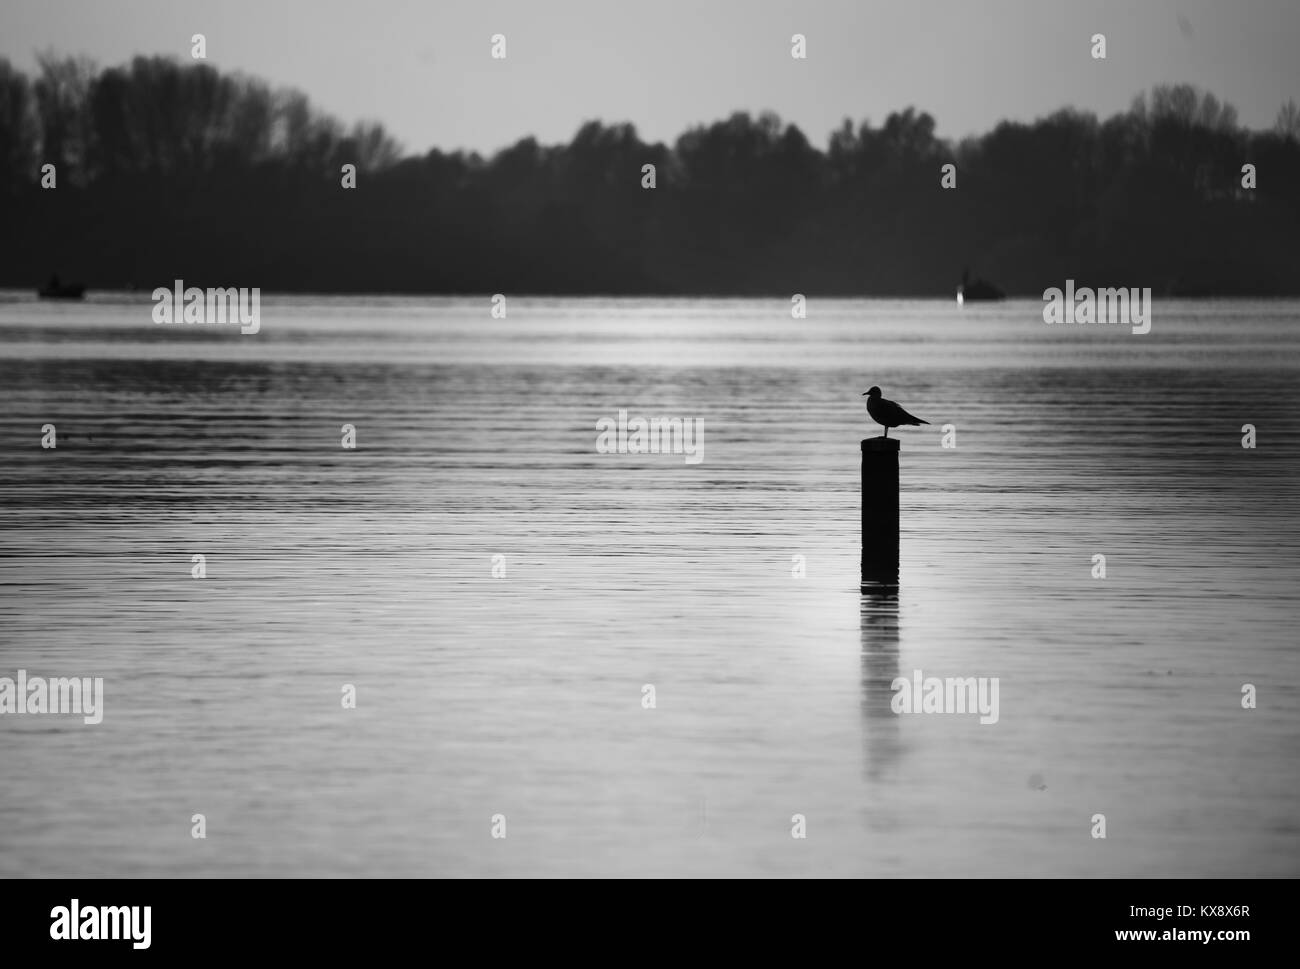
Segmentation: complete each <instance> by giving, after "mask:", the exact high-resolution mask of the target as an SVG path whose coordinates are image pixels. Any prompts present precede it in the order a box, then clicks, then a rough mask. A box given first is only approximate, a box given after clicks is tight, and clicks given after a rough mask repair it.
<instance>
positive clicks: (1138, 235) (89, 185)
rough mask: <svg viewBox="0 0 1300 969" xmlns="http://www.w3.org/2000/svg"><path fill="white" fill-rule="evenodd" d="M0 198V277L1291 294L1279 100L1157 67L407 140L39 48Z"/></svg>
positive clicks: (297, 287) (142, 63)
mask: <svg viewBox="0 0 1300 969" xmlns="http://www.w3.org/2000/svg"><path fill="white" fill-rule="evenodd" d="M48 165H53V166H54V175H53V177H54V180H55V184H56V187H55V188H52V189H51V188H43V187H42V182H43V180H44V181H46V182H48V181H49V178H48V172H49V170H48V169H43V166H48ZM345 165H355V166H356V172H357V173H356V186H357V187H356V188H355V189H345V188H343V187H342V182H343V174H342V170H343V166H345ZM646 165H653V166H654V187H653V188H646V187H643V185H644V184H646V182H647V178H646V176H645V174H644V172H645V167H644V166H646ZM946 165H952V166H954V169H953V170H952V171H951V173H950V175H949V176H948V178H947V179H946V181H947V182H948V183H949V184H952V183H953V182H955V187H952V188H945V187H943V183H944V181H945V178H944V176H943V174H942V172H943V167H944V166H946ZM1245 166H1253V167H1252V168H1251V169H1248V170H1247V172H1249V174H1248V173H1244V172H1243V168H1244V167H1245ZM43 172H44V174H43ZM1250 186H1253V187H1250ZM0 206H2V207H3V212H4V231H3V233H2V234H0V247H2V248H0V286H17V287H35V286H36V285H38V284H39V283H41V282H43V281H44V280H45V279H46V278H47V277H48V276H49V275H50V273H51V272H58V273H60V274H61V275H62V276H63V278H64V279H65V280H69V279H76V280H80V281H82V282H85V283H87V284H89V285H90V286H91V288H92V289H102V288H114V289H116V288H123V287H136V288H141V289H152V288H153V287H154V286H158V285H170V283H171V281H172V280H173V279H177V278H180V279H184V280H185V281H186V282H187V283H190V284H193V285H198V286H207V285H221V286H226V285H247V286H260V287H262V288H263V289H266V290H270V291H303V292H357V293H367V292H370V293H373V292H393V293H494V292H507V293H508V292H514V293H534V294H643V295H668V294H681V295H709V294H716V295H784V296H785V297H786V298H788V297H789V295H790V294H791V293H795V292H802V293H806V294H809V295H881V296H885V295H917V296H924V295H936V296H937V295H943V296H947V295H951V294H952V292H953V289H954V287H955V285H956V283H957V281H958V280H959V278H960V275H961V273H962V270H963V269H965V268H967V267H969V268H970V270H971V271H972V273H975V274H978V275H981V276H984V277H987V278H989V279H991V280H993V281H994V282H996V283H997V284H999V285H1000V286H1001V287H1002V288H1003V289H1005V290H1007V291H1008V292H1009V293H1011V294H1025V295H1031V294H1032V295H1035V296H1038V295H1041V293H1042V291H1043V290H1044V289H1045V288H1047V287H1049V286H1053V285H1055V286H1059V285H1061V284H1062V282H1063V281H1064V280H1065V279H1066V278H1072V279H1075V280H1076V281H1077V282H1078V283H1079V285H1094V286H1150V287H1151V288H1152V289H1153V290H1154V291H1155V292H1156V293H1159V294H1176V295H1210V294H1219V295H1244V294H1253V295H1283V294H1289V295H1297V294H1300V271H1298V268H1300V267H1297V264H1296V260H1295V251H1296V249H1295V246H1296V239H1297V237H1298V231H1297V230H1300V112H1298V111H1297V109H1296V106H1295V103H1294V102H1288V103H1287V104H1286V105H1285V106H1283V108H1282V109H1281V110H1280V111H1279V114H1278V117H1277V122H1276V124H1275V125H1274V127H1273V128H1272V129H1270V130H1265V131H1252V130H1247V129H1246V128H1244V127H1242V126H1241V125H1240V124H1239V123H1238V121H1237V115H1236V111H1235V110H1234V109H1233V108H1232V107H1231V106H1230V105H1227V104H1223V103H1221V102H1219V101H1218V99H1216V98H1215V97H1214V96H1213V95H1212V94H1209V93H1206V92H1202V91H1199V90H1197V89H1196V88H1194V87H1192V86H1190V85H1170V86H1162V87H1157V88H1155V89H1153V90H1152V91H1151V92H1149V93H1148V94H1143V95H1139V96H1138V97H1137V98H1136V99H1135V100H1134V101H1133V104H1132V106H1131V107H1130V108H1129V110H1127V111H1125V112H1122V113H1119V114H1116V115H1114V116H1113V117H1110V118H1107V119H1105V120H1102V119H1099V118H1098V117H1096V116H1095V115H1093V114H1090V113H1085V112H1080V111H1076V110H1072V109H1063V110H1060V111H1057V112H1056V113H1054V114H1052V115H1050V116H1048V117H1045V118H1041V119H1039V120H1037V121H1034V122H1032V123H1019V122H1011V121H1005V122H1002V123H1000V124H998V125H997V126H996V127H995V128H993V129H992V130H991V131H989V132H987V133H985V134H982V135H979V136H977V137H970V138H965V139H962V140H959V141H950V140H944V139H941V138H938V137H936V135H935V121H934V118H932V117H931V116H930V115H929V114H926V113H924V112H920V111H917V110H916V109H914V108H910V107H909V108H907V109H905V110H901V111H897V112H894V113H891V114H889V115H888V116H887V117H886V118H885V119H884V121H883V122H882V123H881V124H879V125H878V126H876V125H872V124H871V123H870V122H869V121H862V122H861V123H859V124H856V125H855V124H854V123H853V122H852V121H850V120H848V119H846V120H845V121H844V123H843V124H842V126H841V127H840V128H838V129H837V130H835V131H834V132H832V133H831V134H830V136H829V138H828V140H827V142H826V144H825V147H818V146H816V145H814V144H812V143H811V142H810V141H809V140H808V138H807V137H806V136H805V134H804V133H803V132H802V131H801V130H800V129H799V128H798V127H797V126H795V125H792V124H785V123H783V122H782V121H781V120H780V119H779V118H778V117H777V116H776V115H774V114H771V113H763V114H760V115H759V116H757V117H753V116H751V115H749V114H746V113H736V114H733V115H732V116H731V117H729V118H727V119H725V120H719V121H717V122H715V123H712V124H708V125H702V126H698V127H694V128H692V129H690V130H688V131H686V132H685V133H683V134H682V135H681V136H680V137H678V138H677V139H676V141H675V142H674V143H673V144H672V145H671V146H670V145H665V144H663V143H647V142H645V141H643V140H642V139H641V138H640V137H639V136H638V134H637V131H636V129H635V127H633V126H632V125H631V124H605V123H602V122H598V121H591V122H588V123H586V124H584V125H583V126H582V127H581V128H580V129H579V130H578V132H577V133H576V135H575V136H574V137H573V139H572V141H570V142H569V143H568V144H563V145H543V144H540V143H539V142H538V141H537V140H536V139H535V138H532V137H525V138H523V139H521V140H520V141H518V142H516V143H515V144H513V145H511V146H510V147H508V148H504V149H502V150H501V151H498V152H496V153H495V154H493V155H491V156H490V157H484V156H482V155H479V154H477V153H472V152H462V151H453V152H445V151H441V150H438V149H434V150H431V151H429V152H427V153H425V154H423V155H419V154H409V153H406V152H404V151H403V150H402V148H401V147H400V146H399V145H398V144H397V143H396V142H395V141H394V140H393V138H392V137H390V135H389V134H388V133H387V132H385V130H384V129H383V127H382V126H381V125H378V124H355V125H352V126H351V127H348V126H345V125H344V124H342V123H341V122H339V121H338V120H337V119H335V118H333V117H331V116H329V115H327V114H325V113H322V112H320V111H318V110H316V109H315V108H314V107H313V106H312V105H311V104H310V102H309V100H308V99H307V97H305V96H304V95H303V94H302V93H300V92H297V91H292V90H274V89H272V88H270V87H269V86H268V85H267V84H265V83H263V82H261V81H259V80H257V79H255V78H249V77H246V76H243V75H239V74H223V73H221V72H219V71H217V70H215V69H214V68H212V67H210V66H208V65H206V64H181V63H178V62H176V61H173V60H169V59H164V58H158V57H137V58H135V59H134V60H132V61H131V62H130V64H127V65H123V66H118V67H110V68H105V69H100V68H97V67H96V66H95V65H93V64H91V63H90V62H88V61H86V60H85V59H82V58H73V57H58V56H55V55H53V54H47V55H43V56H42V57H41V58H39V60H38V69H37V71H36V74H35V76H34V77H29V76H28V75H26V74H24V73H23V72H21V71H19V70H17V69H15V68H14V67H13V66H12V65H11V64H10V63H9V62H7V61H4V60H0Z"/></svg>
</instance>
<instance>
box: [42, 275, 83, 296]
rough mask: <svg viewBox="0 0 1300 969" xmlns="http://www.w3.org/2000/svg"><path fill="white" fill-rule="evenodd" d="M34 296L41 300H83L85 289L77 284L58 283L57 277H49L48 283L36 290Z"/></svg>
mask: <svg viewBox="0 0 1300 969" xmlns="http://www.w3.org/2000/svg"><path fill="white" fill-rule="evenodd" d="M36 295H37V296H39V297H40V298H41V299H84V298H85V296H86V287H85V286H82V285H81V284H79V283H73V284H70V285H69V284H64V283H61V282H59V277H58V276H51V277H50V281H49V282H48V283H46V284H45V287H44V288H43V289H40V290H37V292H36Z"/></svg>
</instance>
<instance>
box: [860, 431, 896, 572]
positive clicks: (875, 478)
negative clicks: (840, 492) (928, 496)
mask: <svg viewBox="0 0 1300 969" xmlns="http://www.w3.org/2000/svg"><path fill="white" fill-rule="evenodd" d="M897 581H898V441H896V440H894V439H893V438H888V437H869V438H867V439H866V440H865V441H863V442H862V582H863V584H864V585H865V584H867V583H870V582H885V583H892V582H897Z"/></svg>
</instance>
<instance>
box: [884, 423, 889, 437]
mask: <svg viewBox="0 0 1300 969" xmlns="http://www.w3.org/2000/svg"><path fill="white" fill-rule="evenodd" d="M885 437H889V427H888V425H886V427H885Z"/></svg>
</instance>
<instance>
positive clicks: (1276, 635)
mask: <svg viewBox="0 0 1300 969" xmlns="http://www.w3.org/2000/svg"><path fill="white" fill-rule="evenodd" d="M151 305H152V304H151V303H150V302H149V300H148V295H147V294H139V295H136V296H133V297H129V298H128V297H116V298H115V297H100V298H93V297H92V299H90V300H89V301H87V302H86V303H85V304H78V305H57V304H48V303H38V302H36V301H34V300H32V299H30V298H28V297H27V296H25V295H20V294H15V293H11V294H8V296H7V297H3V298H0V405H2V406H0V448H2V450H3V454H4V463H3V472H2V473H0V589H2V592H0V676H9V677H14V676H15V675H16V671H17V670H18V669H25V670H27V672H28V675H29V676H38V675H39V676H92V677H95V676H98V677H103V678H104V681H105V687H104V689H105V711H104V720H103V722H102V723H100V724H98V725H95V726H88V725H85V724H83V723H82V722H81V718H80V717H69V716H49V715H47V716H35V715H30V714H26V715H6V716H3V717H0V751H2V754H0V758H2V760H0V763H2V764H3V774H4V783H3V784H2V785H0V875H6V876H32V875H58V876H107V875H167V876H189V875H216V876H224V875H231V876H235V875H254V876H289V875H309V876H351V875H366V876H382V875H394V876H426V875H427V876H447V875H451V876H489V875H529V876H531V875H649V876H668V875H688V876H701V875H745V876H766V875H872V876H943V875H952V876H964V875H994V876H1018V875H1048V876H1052V875H1084V876H1119V875H1125V876H1241V875H1297V874H1300V820H1297V811H1296V803H1297V797H1298V796H1300V774H1298V771H1297V753H1298V752H1300V660H1298V658H1297V649H1296V642H1297V640H1296V631H1295V628H1296V627H1295V624H1296V619H1297V616H1298V614H1300V477H1298V474H1297V472H1300V401H1298V399H1297V394H1296V384H1297V379H1298V378H1300V373H1298V372H1297V370H1298V368H1300V352H1297V351H1298V350H1300V302H1296V301H1268V302H1246V301H1240V302H1212V301H1205V302H1177V301H1169V300H1165V301H1162V300H1160V299H1159V298H1157V300H1156V303H1155V309H1154V317H1153V325H1152V331H1151V332H1150V333H1149V334H1147V335H1145V336H1138V335H1133V334H1131V333H1130V332H1129V330H1128V328H1127V327H1104V326H1092V327H1089V326H1069V327H1066V326H1047V325H1045V324H1044V323H1043V322H1042V318H1041V312H1042V303H1041V302H1040V301H1013V302H1008V303H1005V304H1001V305H997V306H974V307H972V306H968V307H966V308H965V309H964V310H963V309H959V308H958V307H957V306H955V305H953V304H950V303H946V302H944V303H940V302H924V301H818V300H813V301H812V302H811V303H810V306H809V315H808V318H807V319H806V320H792V319H791V318H790V313H789V305H790V304H789V302H788V301H786V300H782V299H774V300H767V301H763V300H707V301H693V300H682V301H671V300H668V301H663V300H541V299H538V300H529V299H513V298H512V299H511V300H510V301H509V304H508V313H509V316H508V318H507V319H505V320H493V319H491V318H490V316H489V312H488V309H489V305H488V301H487V299H486V298H481V299H474V300H452V299H398V298H391V299H373V298H372V299H362V298H306V297H301V298H289V297H280V298H276V297H274V296H267V297H265V298H264V299H263V302H262V308H261V312H262V327H261V332H260V333H258V334H256V335H248V336H244V335H241V334H240V333H239V332H238V329H237V328H222V327H206V328H205V327H202V326H184V325H173V326H157V325H155V324H153V323H152V322H151V320H150V309H151ZM872 384H878V385H880V386H881V387H882V388H883V390H884V393H885V396H886V397H890V398H893V399H896V400H898V401H899V402H900V403H902V404H903V405H904V406H906V407H907V408H908V409H909V410H911V411H912V412H913V413H916V414H918V415H919V416H921V417H923V418H926V419H928V420H930V421H931V422H932V425H931V426H929V427H922V428H907V429H901V430H900V431H899V432H895V433H896V434H897V436H899V437H901V438H902V440H903V449H902V454H901V468H902V470H901V477H902V489H903V498H902V565H901V578H900V587H899V590H898V593H897V595H893V596H891V595H876V596H862V595H860V593H859V588H858V555H859V544H858V543H859V495H858V491H859V482H858V467H859V459H860V456H859V440H860V439H861V438H863V437H867V436H874V435H876V434H877V433H878V431H879V429H878V428H876V427H875V425H868V423H867V421H866V414H865V408H864V405H863V398H862V397H860V396H859V395H860V394H861V393H862V392H863V391H864V390H866V389H867V388H868V387H869V386H871V385H872ZM619 409H626V410H628V411H629V413H630V414H631V415H633V416H636V415H641V416H645V417H659V416H665V417H672V416H676V417H683V418H699V419H702V420H703V422H704V428H705V432H704V438H703V445H704V448H703V460H702V461H701V462H700V463H699V464H694V465H691V464H687V463H686V462H685V461H684V460H683V457H682V456H681V455H649V454H647V455H637V454H602V453H598V452H597V450H596V447H595V442H596V436H597V435H596V422H597V421H598V420H600V419H601V418H604V417H615V416H616V415H617V412H618V410H619ZM46 423H52V424H54V425H56V427H57V433H58V447H57V449H55V450H45V449H42V448H41V446H40V441H41V426H42V425H43V424H46ZM347 423H350V424H353V425H355V428H356V442H357V447H356V448H355V450H346V449H344V448H342V447H341V446H340V441H341V432H340V427H341V425H343V424H347ZM1248 423H1249V424H1254V425H1255V426H1256V428H1257V434H1258V446H1257V447H1256V448H1255V449H1254V450H1247V449H1243V447H1242V446H1241V439H1242V425H1243V424H1248ZM944 424H952V425H955V433H956V444H957V446H956V447H955V448H943V447H941V438H942V433H943V432H942V425H944ZM195 554H203V555H205V556H206V568H207V576H206V578H204V579H202V580H196V579H193V578H191V575H190V570H191V567H192V566H191V556H192V555H195ZM1097 554H1103V555H1105V556H1106V570H1107V572H1106V577H1105V578H1104V579H1095V578H1093V576H1092V572H1093V556H1094V555H1097ZM499 555H500V556H505V558H504V567H505V575H504V577H501V578H494V576H493V561H494V559H493V557H494V556H499ZM794 556H803V557H804V558H803V561H804V563H805V564H806V576H805V577H803V578H796V577H795V576H794V575H793V574H792V572H793V571H794V564H793V563H794V562H795V561H796V560H795V559H794ZM497 561H501V560H497ZM916 669H920V670H922V671H924V674H925V675H927V676H931V675H932V676H941V677H946V676H962V677H965V676H976V677H982V676H986V677H998V678H999V683H1000V710H999V719H998V722H997V723H996V724H987V725H982V724H981V723H980V722H979V719H978V717H977V716H974V715H911V716H909V715H903V716H899V715H895V714H894V713H892V712H891V711H890V708H889V703H890V698H891V696H892V694H891V691H890V684H891V682H892V680H893V678H894V677H896V676H900V675H901V676H907V677H910V676H911V675H912V671H913V670H916ZM1247 683H1250V684H1254V685H1255V687H1256V688H1257V691H1258V708H1257V709H1253V710H1245V709H1243V708H1242V703H1241V692H1242V687H1243V684H1247ZM344 684H352V685H354V686H355V688H356V693H357V707H356V709H354V710H348V709H343V706H342V703H341V702H340V701H341V695H342V689H343V685H344ZM645 684H653V686H654V688H655V699H656V704H657V705H656V707H655V708H654V709H645V708H643V706H642V688H643V686H644V685H645ZM195 814H203V815H205V817H206V824H207V838H206V840H196V839H194V838H192V837H191V827H192V824H191V818H192V816H193V815H195ZM498 814H500V815H504V816H505V818H506V824H507V829H506V830H507V837H506V838H504V839H494V838H493V837H492V818H493V815H498ZM795 814H801V815H803V816H804V817H805V818H806V832H807V837H806V838H804V839H795V838H792V837H791V828H792V816H793V815H795ZM1095 814H1104V815H1105V818H1106V835H1107V837H1106V838H1105V839H1104V840H1100V839H1095V838H1093V837H1092V830H1093V820H1092V818H1093V816H1094V815H1095Z"/></svg>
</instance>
